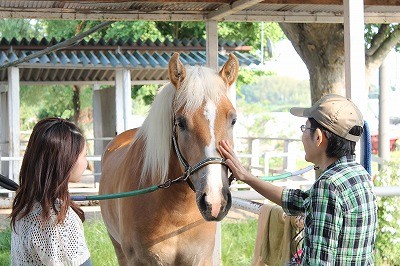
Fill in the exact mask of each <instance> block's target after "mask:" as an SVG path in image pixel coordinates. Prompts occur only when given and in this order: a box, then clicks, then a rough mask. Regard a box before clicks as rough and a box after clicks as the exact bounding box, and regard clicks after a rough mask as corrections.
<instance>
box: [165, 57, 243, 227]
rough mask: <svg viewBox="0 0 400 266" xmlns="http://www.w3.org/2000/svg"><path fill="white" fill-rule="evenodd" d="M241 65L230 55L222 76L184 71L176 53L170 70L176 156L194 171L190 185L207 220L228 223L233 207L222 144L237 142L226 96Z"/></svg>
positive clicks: (206, 70) (232, 110) (201, 69)
mask: <svg viewBox="0 0 400 266" xmlns="http://www.w3.org/2000/svg"><path fill="white" fill-rule="evenodd" d="M238 65H239V63H238V60H237V59H236V57H235V56H234V55H232V54H231V55H230V56H229V59H228V61H227V62H226V63H225V65H224V66H223V67H222V69H221V71H220V72H219V73H217V72H216V71H214V70H212V69H209V68H205V67H194V68H188V69H185V67H184V66H183V64H182V63H181V62H180V60H179V54H178V53H175V54H174V55H173V56H172V58H171V60H170V62H169V66H168V69H169V77H170V81H171V83H172V84H173V85H174V86H175V89H176V92H175V97H174V100H173V107H172V108H173V113H174V114H173V116H174V117H173V123H174V124H173V128H174V133H173V134H174V137H175V140H174V141H176V147H175V148H176V153H177V155H178V157H181V158H180V161H181V165H182V168H183V170H184V171H185V170H188V169H187V168H188V167H191V168H190V169H189V171H192V170H195V171H194V172H192V173H191V174H190V175H189V176H188V180H187V181H188V182H189V184H191V185H192V188H193V190H194V191H195V192H196V201H197V205H198V208H199V210H200V212H201V214H202V215H203V217H204V219H205V220H208V221H213V220H216V221H219V220H221V219H223V218H224V217H225V215H226V214H227V213H228V211H229V209H230V207H231V203H232V199H231V193H230V191H229V176H228V175H229V173H228V168H227V167H226V166H225V165H224V164H223V163H222V158H221V155H220V154H219V153H218V150H217V146H218V143H219V141H220V140H222V139H227V140H229V141H230V142H231V143H232V142H233V126H234V124H235V122H236V111H235V108H234V107H233V105H232V103H231V102H230V100H229V99H228V96H227V93H228V89H229V88H230V86H231V85H232V84H233V83H234V82H235V81H236V79H237V76H238V69H239V68H238ZM179 153H180V154H179ZM196 166H198V167H196ZM193 168H196V169H193Z"/></svg>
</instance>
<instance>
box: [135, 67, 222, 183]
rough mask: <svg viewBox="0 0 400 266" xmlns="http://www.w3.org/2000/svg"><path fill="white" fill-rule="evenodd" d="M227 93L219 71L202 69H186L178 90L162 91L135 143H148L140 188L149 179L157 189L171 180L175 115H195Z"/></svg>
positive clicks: (167, 85) (167, 88) (165, 87)
mask: <svg viewBox="0 0 400 266" xmlns="http://www.w3.org/2000/svg"><path fill="white" fill-rule="evenodd" d="M226 91H227V88H226V84H225V83H224V82H223V80H222V79H221V78H220V76H219V75H218V73H217V72H216V71H214V70H212V69H210V68H205V67H199V66H196V67H189V68H187V69H186V77H185V79H184V81H183V83H182V85H181V86H180V88H179V89H178V90H176V89H175V86H174V85H172V84H171V83H168V84H166V85H165V86H164V87H162V88H161V90H160V91H159V93H158V94H157V95H156V97H155V98H154V101H153V104H152V106H151V108H150V111H149V114H148V116H147V117H146V119H145V121H144V122H143V125H142V127H141V128H140V129H139V131H138V133H137V134H136V137H135V139H134V141H137V140H142V141H144V143H145V144H144V152H143V154H142V158H140V160H141V161H142V163H143V171H142V175H141V178H140V183H141V184H143V183H144V181H145V180H147V179H148V178H150V179H151V182H152V183H153V184H154V185H156V184H158V183H162V182H165V181H166V180H167V178H168V172H169V169H168V168H169V160H170V154H171V145H172V140H171V138H172V127H173V121H172V120H173V114H175V113H176V112H177V111H178V110H183V112H184V113H186V114H190V113H193V112H194V111H196V110H197V109H199V108H200V107H201V105H202V104H203V102H204V101H205V100H211V101H213V102H214V103H215V104H216V105H217V103H218V102H219V99H220V98H221V96H222V95H223V94H226Z"/></svg>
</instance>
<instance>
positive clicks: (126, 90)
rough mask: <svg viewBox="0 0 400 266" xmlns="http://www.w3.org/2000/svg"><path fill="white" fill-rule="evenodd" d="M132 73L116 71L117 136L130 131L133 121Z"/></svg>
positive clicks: (122, 70) (123, 70)
mask: <svg viewBox="0 0 400 266" xmlns="http://www.w3.org/2000/svg"><path fill="white" fill-rule="evenodd" d="M131 102H132V101H131V72H130V71H129V70H127V69H120V70H116V71H115V108H116V129H117V134H120V133H122V132H124V131H125V130H127V129H129V123H130V122H131V120H132V106H131Z"/></svg>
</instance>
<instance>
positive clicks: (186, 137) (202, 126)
mask: <svg viewBox="0 0 400 266" xmlns="http://www.w3.org/2000/svg"><path fill="white" fill-rule="evenodd" d="M168 70H169V78H170V83H168V84H167V85H165V86H164V87H163V88H162V89H161V91H160V92H159V93H158V94H157V96H156V97H155V99H154V102H153V104H152V107H151V109H150V111H149V114H148V116H147V118H146V119H145V121H144V123H143V125H142V127H141V128H139V129H132V130H128V131H125V132H123V133H122V134H120V135H118V136H116V137H115V138H114V139H113V140H112V141H111V142H110V143H109V145H108V146H107V148H106V150H105V152H104V154H103V158H102V175H101V179H100V189H99V190H100V194H110V193H118V192H124V191H131V190H137V189H140V188H146V187H150V186H152V185H158V184H164V182H167V181H168V180H176V179H178V177H181V178H179V179H178V181H187V182H175V183H173V184H172V185H171V186H169V187H168V185H166V187H168V188H165V189H158V190H157V191H155V192H151V193H146V194H143V195H140V196H137V197H126V198H120V199H112V200H105V201H101V202H100V206H101V213H102V216H103V219H104V222H105V224H106V227H107V230H108V233H109V235H110V238H111V241H112V243H113V245H114V248H115V251H116V254H117V257H118V261H119V264H120V265H212V264H213V250H214V241H215V232H216V221H220V220H222V219H223V218H224V217H225V215H226V214H227V213H228V211H229V209H230V207H231V194H230V191H229V177H228V169H227V167H226V166H225V165H224V161H223V160H222V158H221V155H220V154H219V153H218V151H217V145H218V142H219V141H220V140H222V139H228V140H230V141H231V143H232V131H233V125H234V124H235V122H236V113H235V109H234V107H233V106H232V104H231V102H230V101H229V99H228V97H227V91H228V89H229V87H230V86H231V85H232V84H233V83H234V82H235V81H236V79H237V75H238V60H237V59H236V57H235V56H233V55H230V56H229V59H228V61H227V62H226V63H225V65H224V66H223V68H222V69H221V71H220V72H219V73H218V72H216V71H214V70H212V69H209V68H205V67H188V68H185V67H184V66H183V64H182V63H181V61H180V60H179V54H178V53H175V54H174V55H173V56H172V57H171V60H170V61H169V64H168ZM167 183H168V182H167ZM188 184H189V185H188Z"/></svg>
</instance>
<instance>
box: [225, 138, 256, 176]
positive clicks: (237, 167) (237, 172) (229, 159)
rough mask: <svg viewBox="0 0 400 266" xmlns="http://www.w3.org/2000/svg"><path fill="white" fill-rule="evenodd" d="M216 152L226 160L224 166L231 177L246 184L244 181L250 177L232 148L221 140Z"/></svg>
mask: <svg viewBox="0 0 400 266" xmlns="http://www.w3.org/2000/svg"><path fill="white" fill-rule="evenodd" d="M218 151H219V152H220V153H221V154H222V156H223V157H225V159H226V165H227V166H228V167H229V169H231V171H232V174H233V176H234V177H235V178H236V179H237V180H240V181H243V182H246V180H247V179H248V178H249V177H250V176H251V174H250V173H249V172H247V170H246V169H245V168H244V167H243V165H242V164H241V162H240V161H239V159H238V157H237V156H236V154H235V152H234V151H233V147H232V146H231V145H230V144H229V142H228V141H227V140H221V142H220V143H219V148H218Z"/></svg>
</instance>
